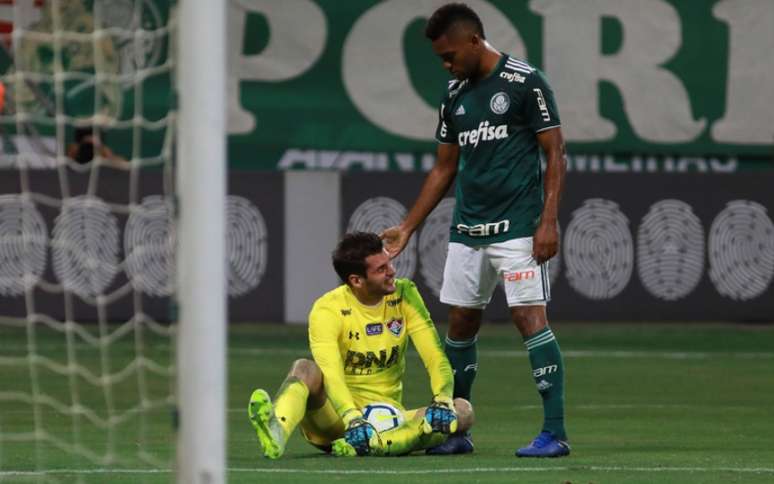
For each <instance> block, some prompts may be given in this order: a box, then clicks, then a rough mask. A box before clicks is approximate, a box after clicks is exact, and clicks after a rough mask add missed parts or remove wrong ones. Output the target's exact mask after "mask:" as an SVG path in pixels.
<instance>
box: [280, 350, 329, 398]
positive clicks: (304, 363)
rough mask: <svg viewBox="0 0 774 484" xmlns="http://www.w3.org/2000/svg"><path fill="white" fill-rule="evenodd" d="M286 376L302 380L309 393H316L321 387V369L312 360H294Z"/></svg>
mask: <svg viewBox="0 0 774 484" xmlns="http://www.w3.org/2000/svg"><path fill="white" fill-rule="evenodd" d="M288 376H289V377H295V378H298V379H299V380H301V381H302V382H304V384H305V385H306V386H307V388H309V393H311V394H316V393H318V392H319V390H321V389H322V371H321V370H320V367H319V366H317V363H315V362H314V361H312V360H309V359H306V358H300V359H298V360H296V361H294V362H293V365H292V366H291V367H290V373H289V374H288Z"/></svg>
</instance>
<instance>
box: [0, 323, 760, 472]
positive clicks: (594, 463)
mask: <svg viewBox="0 0 774 484" xmlns="http://www.w3.org/2000/svg"><path fill="white" fill-rule="evenodd" d="M553 327H554V332H555V334H556V335H557V337H558V339H559V343H560V345H561V346H562V350H563V352H564V356H565V365H566V371H567V375H566V390H567V398H566V411H567V427H568V432H569V437H570V443H571V445H572V455H571V456H570V457H569V458H562V459H548V460H527V459H518V458H516V457H514V456H513V452H514V450H515V449H516V448H517V447H519V446H522V445H524V444H526V443H527V442H529V441H530V440H531V439H532V438H533V437H534V436H535V435H536V434H537V432H538V431H539V426H540V422H541V419H542V407H541V405H540V400H539V397H538V394H537V392H536V390H535V389H534V382H533V381H532V378H531V375H530V368H529V362H528V360H527V356H526V352H525V351H524V347H523V345H522V343H521V339H520V338H519V337H518V336H517V334H516V331H515V330H514V329H512V327H511V326H509V325H495V324H487V325H485V326H484V328H483V329H482V332H481V335H480V339H479V373H478V378H477V380H476V383H475V386H474V395H473V404H474V406H475V409H476V414H477V424H476V426H475V428H474V440H475V444H476V452H475V454H472V455H465V456H452V457H429V456H425V455H423V454H415V455H412V456H409V457H400V458H383V459H378V458H366V459H337V458H333V457H330V456H326V455H324V454H322V453H320V452H319V451H317V450H316V449H314V448H313V447H311V446H310V445H308V444H307V443H306V442H305V441H304V440H303V438H302V437H301V436H300V435H299V434H298V433H296V434H294V435H293V436H292V437H291V440H290V442H289V444H288V448H287V451H286V454H285V456H284V457H283V458H282V459H280V460H277V461H269V460H266V459H263V458H262V457H261V456H260V452H259V449H258V445H257V440H256V438H255V435H254V432H253V429H252V427H251V426H250V424H249V422H248V421H247V417H246V405H247V400H248V398H249V396H250V393H251V391H252V390H253V389H254V388H255V387H263V388H266V389H267V390H268V391H269V392H270V393H272V394H273V393H274V392H275V391H276V389H277V388H278V387H279V384H280V383H281V381H282V379H283V378H284V376H285V374H286V372H287V370H288V368H289V366H290V364H291V362H292V361H293V360H294V359H296V358H300V357H307V356H309V353H308V349H307V344H306V331H305V327H294V326H285V325H247V324H244V325H232V327H231V329H230V344H229V384H228V387H229V403H228V406H229V410H228V415H227V419H228V466H229V472H228V478H229V482H232V483H242V482H245V483H247V482H259V481H264V482H268V481H271V482H292V483H305V482H309V483H312V482H314V483H317V482H321V481H339V482H368V483H374V484H376V483H382V482H383V483H394V482H396V481H400V482H425V483H427V482H443V483H463V482H464V483H472V482H514V481H520V482H530V483H532V482H541V483H542V482H546V483H566V482H571V483H605V482H611V483H621V482H623V483H652V482H664V483H685V482H701V483H714V482H718V483H720V482H722V483H727V482H743V483H748V482H761V483H763V482H774V450H773V449H774V447H773V445H772V444H774V440H773V439H772V435H774V326H772V325H767V326H745V325H732V324H655V323H653V324H645V323H643V324H604V325H603V324H570V323H566V324H555V325H554V326H553ZM444 331H445V328H443V327H440V328H439V332H440V333H441V334H443V332H444ZM0 337H2V341H3V343H2V349H0V481H4V482H44V481H45V482H49V481H51V482H89V483H91V482H94V483H102V482H111V484H117V483H130V482H131V483H138V482H148V483H156V482H170V481H172V480H173V474H172V472H171V471H170V470H168V469H167V468H166V467H165V466H163V465H161V464H159V465H156V466H154V465H148V464H141V463H140V462H139V459H137V455H138V452H140V451H147V452H148V453H149V454H150V455H152V456H154V457H155V458H158V459H159V461H160V462H163V461H164V460H165V459H167V460H168V459H171V456H172V455H173V453H174V445H173V444H174V426H173V423H172V417H171V414H172V412H171V411H170V408H169V406H165V405H161V406H159V407H158V408H155V409H149V410H148V411H146V412H144V417H143V419H140V417H139V416H137V417H126V418H125V421H122V422H116V425H115V426H114V430H113V432H114V433H113V434H112V436H111V437H110V438H108V437H107V433H108V430H106V429H105V428H101V427H100V426H99V425H96V424H95V423H94V422H92V421H91V420H90V419H88V418H86V417H82V418H81V419H80V420H79V423H78V425H74V423H73V419H72V418H71V417H67V416H63V415H61V414H60V413H59V412H58V411H56V410H55V409H48V406H46V405H38V409H39V414H38V415H37V417H36V416H35V415H33V412H32V410H31V409H32V406H31V405H29V404H26V405H25V404H23V402H21V401H19V399H18V398H14V395H16V396H17V397H18V394H22V393H24V392H25V391H27V392H28V391H29V387H30V370H29V365H26V366H25V365H21V366H19V365H14V364H10V363H12V362H17V363H18V361H17V360H13V358H18V357H24V356H25V355H26V354H27V348H28V339H27V334H26V333H25V332H24V331H20V330H9V329H4V330H2V331H0ZM64 343H65V338H64V337H63V336H62V335H61V334H58V333H55V332H45V331H39V332H38V333H37V339H36V344H37V345H38V354H43V355H45V356H46V357H47V358H51V359H54V360H59V361H62V362H66V361H67V355H68V353H67V352H66V346H65V344H64ZM135 348H136V346H135V342H134V340H132V338H127V339H126V341H123V340H120V341H119V342H117V343H116V344H114V345H113V346H112V347H111V351H110V361H112V363H110V364H112V365H113V368H114V369H115V368H120V367H121V365H122V360H124V361H125V362H128V361H130V360H131V359H132V358H133V357H134V354H135V351H136V350H135ZM144 350H145V351H146V352H147V354H148V355H150V356H153V357H154V358H155V359H157V360H163V359H164V358H168V357H169V354H170V353H169V347H168V345H166V343H165V341H164V340H158V341H155V340H154V339H153V338H148V345H147V346H146V347H145V349H144ZM75 352H76V353H75V355H76V356H77V357H78V361H80V362H86V363H84V364H85V365H88V364H92V365H93V366H94V369H95V371H98V369H99V368H101V367H102V366H101V365H104V364H105V360H104V359H103V358H102V355H101V354H100V353H99V351H96V350H95V351H92V352H91V353H89V350H88V349H87V347H86V346H84V345H76V346H75ZM92 353H93V354H92ZM71 355H72V353H71ZM3 358H5V360H3ZM37 373H38V374H37V376H36V380H37V385H38V387H39V389H40V390H41V391H42V393H45V394H47V395H51V396H54V397H56V398H57V399H60V400H62V401H66V402H68V403H71V400H72V399H73V389H74V388H75V389H77V392H76V393H78V395H77V399H78V401H80V402H81V404H82V405H83V406H84V407H88V408H95V409H96V408H100V405H103V406H104V404H105V401H106V398H107V399H109V400H111V401H112V405H113V406H114V407H115V408H119V409H123V408H131V407H132V404H133V402H136V401H137V398H136V396H135V394H136V387H137V385H136V381H135V380H134V379H133V380H131V382H126V383H125V384H120V385H115V388H113V389H112V390H111V392H110V397H109V398H108V397H106V395H105V392H104V391H95V390H93V389H92V390H89V384H88V383H87V382H85V381H83V382H79V381H78V378H79V377H76V378H75V381H74V380H73V378H68V377H63V376H62V375H59V374H57V373H56V372H54V371H46V370H42V369H41V370H39V371H38V372H37ZM169 384H170V381H169V380H168V379H165V378H162V377H156V378H149V379H148V381H146V382H145V384H144V387H145V388H146V389H147V391H148V392H149V395H150V396H151V397H153V396H154V395H158V396H159V398H161V397H162V396H163V395H164V394H165V392H166V391H167V389H168V388H169ZM429 399H430V391H429V383H428V380H427V376H426V373H425V370H424V368H423V367H422V364H421V361H420V360H419V357H418V356H417V355H416V354H415V353H413V352H412V353H410V354H409V357H408V368H407V378H406V382H405V387H404V402H405V404H406V406H407V407H409V408H411V407H417V406H422V405H425V404H427V402H428V401H429ZM103 413H104V412H103ZM98 414H99V411H98ZM36 418H37V419H38V420H37V422H38V423H39V424H40V425H39V426H38V427H40V428H43V429H45V432H46V433H47V434H48V435H49V436H52V438H53V440H51V442H54V443H56V442H58V443H59V444H61V445H59V446H57V445H53V444H52V443H46V444H38V445H36V444H35V443H34V442H32V441H31V440H30V435H28V433H30V432H34V429H35V425H34V422H35V419H36ZM98 421H99V420H98V419H97V420H96V422H98ZM74 430H77V432H78V436H77V441H78V442H80V443H81V444H82V446H83V447H84V448H86V449H91V450H93V451H94V452H95V455H102V454H103V453H104V451H105V449H107V448H109V449H110V451H111V453H113V454H115V455H116V456H117V457H119V459H120V464H115V465H106V464H105V463H100V462H98V459H97V461H95V460H94V459H92V458H89V457H85V456H78V455H76V456H73V454H71V453H69V452H67V451H66V450H67V449H66V448H67V447H68V446H69V445H70V444H71V443H72V442H74V441H76V438H75V437H73V431H74ZM25 436H26V438H25ZM108 446H112V447H108ZM139 446H142V447H144V448H143V449H139V448H138V447H139ZM59 447H64V449H60V448H59Z"/></svg>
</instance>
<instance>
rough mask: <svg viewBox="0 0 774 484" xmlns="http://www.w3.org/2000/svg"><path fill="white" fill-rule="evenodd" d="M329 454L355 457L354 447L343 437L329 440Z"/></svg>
mask: <svg viewBox="0 0 774 484" xmlns="http://www.w3.org/2000/svg"><path fill="white" fill-rule="evenodd" d="M331 454H333V455H335V456H336V457H357V451H356V450H355V448H354V447H352V445H350V444H349V442H347V441H346V439H343V438H341V439H336V440H334V441H333V442H331Z"/></svg>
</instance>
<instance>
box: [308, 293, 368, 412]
mask: <svg viewBox="0 0 774 484" xmlns="http://www.w3.org/2000/svg"><path fill="white" fill-rule="evenodd" d="M340 332H341V325H340V323H339V321H338V319H337V318H336V315H335V314H334V313H333V312H332V311H330V310H327V309H324V308H317V307H316V306H315V307H313V308H312V312H311V313H310V314H309V347H310V349H311V350H312V357H313V358H314V361H315V362H316V363H317V366H319V367H320V369H321V370H322V373H323V383H324V385H325V393H326V394H327V395H328V398H329V399H330V401H331V403H333V408H335V409H336V413H338V414H339V415H340V416H342V417H343V416H344V415H345V414H347V413H350V412H352V411H355V410H357V411H358V412H359V410H358V409H357V407H356V406H355V402H354V400H353V398H352V393H351V392H350V391H349V388H348V387H347V384H346V381H345V379H344V363H343V362H342V360H341V353H340V351H341V350H340V348H339V342H338V340H339V334H340Z"/></svg>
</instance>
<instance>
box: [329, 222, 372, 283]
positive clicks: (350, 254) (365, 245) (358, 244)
mask: <svg viewBox="0 0 774 484" xmlns="http://www.w3.org/2000/svg"><path fill="white" fill-rule="evenodd" d="M382 250H384V248H383V246H382V239H380V238H379V236H378V235H376V234H375V233H373V232H351V233H348V234H344V237H342V239H341V240H340V241H339V243H338V245H336V249H335V250H334V251H333V268H334V269H335V270H336V274H338V275H339V278H340V279H341V281H342V282H343V283H345V284H348V283H349V282H348V278H349V276H350V275H352V274H355V275H358V276H362V277H365V276H366V261H365V260H366V257H368V256H369V255H374V254H380V253H381V252H382Z"/></svg>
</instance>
